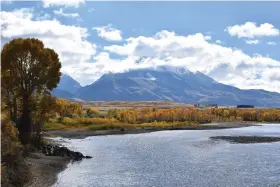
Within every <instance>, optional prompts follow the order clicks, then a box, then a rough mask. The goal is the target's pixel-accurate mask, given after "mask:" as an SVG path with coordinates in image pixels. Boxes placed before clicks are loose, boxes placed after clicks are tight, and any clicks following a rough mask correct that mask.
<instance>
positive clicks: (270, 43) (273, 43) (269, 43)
mask: <svg viewBox="0 0 280 187" xmlns="http://www.w3.org/2000/svg"><path fill="white" fill-rule="evenodd" d="M267 45H276V43H275V42H267Z"/></svg>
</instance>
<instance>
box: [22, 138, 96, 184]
mask: <svg viewBox="0 0 280 187" xmlns="http://www.w3.org/2000/svg"><path fill="white" fill-rule="evenodd" d="M89 158H92V157H91V156H85V155H83V154H82V153H81V152H76V151H71V150H69V149H68V148H67V147H64V146H59V145H56V143H48V144H45V145H43V146H42V148H41V150H40V151H38V152H32V153H30V154H29V155H28V156H27V158H26V162H27V164H28V165H29V168H30V171H31V174H32V177H31V180H30V182H29V183H28V184H26V185H25V187H37V186H40V187H49V186H52V185H53V184H54V183H55V182H56V181H57V177H58V173H60V172H61V171H63V170H64V169H66V168H67V165H68V164H70V163H71V162H75V161H80V160H82V159H89Z"/></svg>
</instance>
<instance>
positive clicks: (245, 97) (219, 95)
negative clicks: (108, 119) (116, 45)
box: [74, 66, 280, 107]
mask: <svg viewBox="0 0 280 187" xmlns="http://www.w3.org/2000/svg"><path fill="white" fill-rule="evenodd" d="M74 97H76V98H80V99H82V100H87V101H93V100H103V101H113V100H126V101H156V100H165V101H174V102H182V103H189V104H195V103H201V104H218V105H237V104H250V105H255V106H264V107H280V94H279V93H276V92H268V91H264V90H241V89H238V88H236V87H233V86H228V85H225V84H221V83H219V82H217V81H215V80H214V79H212V78H210V77H208V76H206V75H204V74H203V73H200V72H191V71H188V70H186V69H184V68H178V67H172V66H161V67H157V68H149V69H138V70H131V71H128V72H124V73H115V74H113V73H109V74H105V75H103V76H102V77H101V78H100V79H99V80H97V81H96V82H94V83H92V84H91V85H88V86H85V87H80V88H79V89H78V90H77V91H76V92H75V94H74Z"/></svg>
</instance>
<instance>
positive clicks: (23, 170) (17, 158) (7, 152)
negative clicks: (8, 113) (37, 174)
mask: <svg viewBox="0 0 280 187" xmlns="http://www.w3.org/2000/svg"><path fill="white" fill-rule="evenodd" d="M22 155H23V146H22V145H21V144H20V142H19V140H18V131H17V129H16V127H15V125H14V124H13V123H12V122H10V121H9V120H7V119H5V120H1V186H7V187H10V186H24V184H25V183H26V182H27V181H28V179H29V172H30V171H29V169H28V166H27V164H26V163H25V161H24V159H23V156H22Z"/></svg>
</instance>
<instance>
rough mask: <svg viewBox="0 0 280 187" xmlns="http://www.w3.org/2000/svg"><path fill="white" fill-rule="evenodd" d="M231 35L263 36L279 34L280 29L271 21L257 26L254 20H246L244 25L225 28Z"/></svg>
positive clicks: (241, 36) (244, 36)
mask: <svg viewBox="0 0 280 187" xmlns="http://www.w3.org/2000/svg"><path fill="white" fill-rule="evenodd" d="M225 31H227V32H228V33H229V34H230V35H231V36H237V37H238V38H255V37H262V36H279V35H280V31H279V29H277V28H275V27H274V26H273V25H272V24H270V23H264V24H261V25H259V26H257V24H256V23H254V22H246V23H245V24H243V25H234V26H229V27H227V28H226V29H225Z"/></svg>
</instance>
